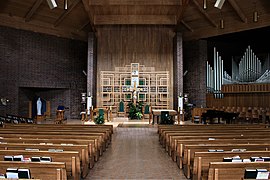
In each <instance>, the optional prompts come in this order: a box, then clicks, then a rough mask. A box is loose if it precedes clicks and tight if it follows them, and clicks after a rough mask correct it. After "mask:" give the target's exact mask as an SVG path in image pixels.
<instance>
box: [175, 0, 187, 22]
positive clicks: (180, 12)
mask: <svg viewBox="0 0 270 180" xmlns="http://www.w3.org/2000/svg"><path fill="white" fill-rule="evenodd" d="M188 3H189V0H183V3H182V5H181V6H180V8H179V10H178V13H177V16H176V19H177V24H180V22H181V21H182V19H183V16H184V13H185V10H186V9H187V6H188Z"/></svg>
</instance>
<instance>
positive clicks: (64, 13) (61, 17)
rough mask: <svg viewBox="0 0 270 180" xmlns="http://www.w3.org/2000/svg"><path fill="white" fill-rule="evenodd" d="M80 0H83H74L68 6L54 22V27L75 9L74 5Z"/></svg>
mask: <svg viewBox="0 0 270 180" xmlns="http://www.w3.org/2000/svg"><path fill="white" fill-rule="evenodd" d="M79 2H81V0H74V1H73V3H72V4H71V5H70V6H69V7H68V9H67V10H66V11H64V12H63V13H62V14H61V15H60V16H59V18H58V19H57V20H56V21H55V22H54V24H53V25H54V27H56V26H58V25H59V24H60V23H61V22H62V21H63V20H64V19H65V17H66V16H67V15H68V14H69V13H70V12H71V11H72V10H73V8H74V7H76V6H77V4H79Z"/></svg>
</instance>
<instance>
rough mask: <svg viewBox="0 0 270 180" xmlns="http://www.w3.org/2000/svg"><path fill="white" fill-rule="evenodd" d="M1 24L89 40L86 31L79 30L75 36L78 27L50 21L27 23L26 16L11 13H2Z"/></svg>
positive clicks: (0, 16) (0, 15)
mask: <svg viewBox="0 0 270 180" xmlns="http://www.w3.org/2000/svg"><path fill="white" fill-rule="evenodd" d="M0 25H2V26H7V27H11V28H16V29H23V30H27V31H32V32H37V33H43V34H49V35H53V36H57V37H63V38H68V39H77V40H81V41H87V33H86V32H84V31H80V32H77V33H76V36H74V35H73V34H72V32H76V29H70V28H69V29H67V28H65V29H63V28H57V27H52V26H51V24H49V23H44V22H40V21H34V20H32V21H30V22H28V23H25V18H21V17H16V16H12V17H11V16H9V15H5V14H0Z"/></svg>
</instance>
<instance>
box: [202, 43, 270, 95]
mask: <svg viewBox="0 0 270 180" xmlns="http://www.w3.org/2000/svg"><path fill="white" fill-rule="evenodd" d="M213 61H214V63H213V64H214V67H213V68H212V67H211V65H210V63H209V62H206V63H207V66H206V67H207V69H206V74H207V75H206V77H207V79H206V85H207V92H208V93H214V97H215V98H223V94H222V92H221V86H222V85H223V84H241V83H270V66H269V55H268V58H267V60H265V61H264V63H262V61H261V60H259V58H258V57H257V56H256V55H255V53H254V52H253V51H252V49H251V48H250V46H248V47H247V49H246V51H245V53H244V55H243V56H242V57H241V59H240V61H239V62H236V61H235V60H234V59H233V58H232V75H229V74H228V73H227V72H226V71H224V65H223V64H224V62H223V60H222V59H221V56H220V55H219V53H218V52H217V50H216V48H214V59H213Z"/></svg>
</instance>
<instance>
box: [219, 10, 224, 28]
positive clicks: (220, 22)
mask: <svg viewBox="0 0 270 180" xmlns="http://www.w3.org/2000/svg"><path fill="white" fill-rule="evenodd" d="M219 27H220V29H224V19H223V15H222V11H220V21H219Z"/></svg>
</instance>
